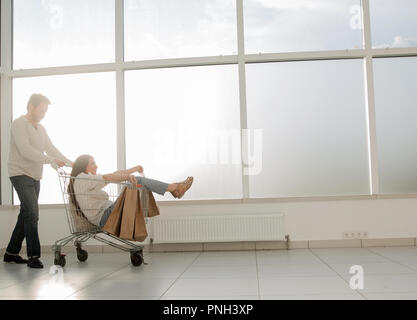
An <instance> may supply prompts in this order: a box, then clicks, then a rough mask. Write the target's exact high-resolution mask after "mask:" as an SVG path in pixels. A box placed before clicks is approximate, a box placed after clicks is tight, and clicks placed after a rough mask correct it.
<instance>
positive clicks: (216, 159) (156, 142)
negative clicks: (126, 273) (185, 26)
mask: <svg viewBox="0 0 417 320" xmlns="http://www.w3.org/2000/svg"><path fill="white" fill-rule="evenodd" d="M239 125H240V118H239V84H238V70H237V66H236V65H228V66H215V67H189V68H170V69H154V70H140V71H129V72H126V148H127V164H128V167H132V166H135V165H139V164H140V165H143V166H144V168H145V175H146V176H147V177H149V178H152V179H157V180H162V181H164V182H167V183H172V182H178V181H182V180H184V179H185V178H186V177H187V176H194V185H193V187H192V188H191V189H190V190H189V191H188V192H187V194H186V195H185V196H184V198H183V199H221V198H241V197H242V178H241V157H240V131H239ZM155 196H156V198H157V199H158V200H172V199H173V198H172V197H171V195H169V194H168V195H166V196H165V197H161V196H159V195H155Z"/></svg>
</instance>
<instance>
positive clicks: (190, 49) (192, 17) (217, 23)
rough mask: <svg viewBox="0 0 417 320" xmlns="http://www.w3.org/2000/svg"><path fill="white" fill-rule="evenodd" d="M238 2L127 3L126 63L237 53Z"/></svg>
mask: <svg viewBox="0 0 417 320" xmlns="http://www.w3.org/2000/svg"><path fill="white" fill-rule="evenodd" d="M236 28H237V26H236V1H235V0H175V1H172V0H152V1H149V0H125V40H126V45H125V52H126V56H125V59H126V61H132V60H146V59H162V58H182V57H197V56H218V55H221V54H222V55H231V54H236V53H237V31H236Z"/></svg>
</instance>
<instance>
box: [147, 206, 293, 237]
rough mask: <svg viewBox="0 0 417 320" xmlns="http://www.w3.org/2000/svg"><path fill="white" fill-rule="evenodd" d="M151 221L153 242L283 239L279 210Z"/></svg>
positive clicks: (163, 218) (155, 219)
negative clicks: (276, 211)
mask: <svg viewBox="0 0 417 320" xmlns="http://www.w3.org/2000/svg"><path fill="white" fill-rule="evenodd" d="M151 220H152V222H151V224H150V229H151V230H150V231H151V232H150V236H151V238H152V241H153V243H186V242H233V241H269V240H285V235H284V214H283V213H280V214H253V215H216V216H175V217H173V216H167V217H164V216H158V217H155V218H152V219H151Z"/></svg>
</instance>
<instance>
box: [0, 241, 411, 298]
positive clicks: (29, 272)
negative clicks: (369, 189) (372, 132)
mask: <svg viewBox="0 0 417 320" xmlns="http://www.w3.org/2000/svg"><path fill="white" fill-rule="evenodd" d="M145 260H146V262H147V263H148V265H142V266H140V267H134V266H132V265H131V264H130V258H129V254H127V253H125V252H120V253H106V254H93V253H90V255H89V258H88V260H87V261H86V262H84V263H81V262H78V260H77V258H76V256H75V254H70V255H67V265H66V266H65V268H64V269H63V270H62V269H61V270H59V269H58V270H55V273H53V271H54V268H51V267H52V266H53V256H52V255H44V256H43V257H42V261H43V263H44V265H45V268H44V269H41V270H36V269H30V268H28V267H27V266H26V265H14V264H6V263H0V299H71V300H72V299H100V300H101V299H124V300H126V299H163V300H166V299H170V300H171V299H172V300H183V299H199V300H211V299H216V300H218V299H233V300H235V299H237V300H257V299H262V300H264V299H265V300H271V299H272V300H280V299H331V300H334V299H344V300H345V299H355V300H356V299H372V300H373V299H417V247H384V248H382V247H381V248H346V249H340V248H337V249H336V248H335V249H293V250H289V251H286V250H276V251H233V252H188V253H149V254H145ZM353 265H359V266H361V267H362V268H363V271H364V277H363V285H364V287H363V289H361V288H358V289H356V290H355V289H352V288H351V287H350V282H352V283H353V281H352V277H353V276H354V274H351V273H349V270H350V268H351V267H352V266H353Z"/></svg>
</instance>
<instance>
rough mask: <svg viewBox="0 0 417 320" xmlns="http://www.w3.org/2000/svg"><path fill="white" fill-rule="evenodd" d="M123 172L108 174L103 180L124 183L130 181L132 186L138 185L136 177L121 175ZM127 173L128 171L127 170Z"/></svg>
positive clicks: (126, 174)
mask: <svg viewBox="0 0 417 320" xmlns="http://www.w3.org/2000/svg"><path fill="white" fill-rule="evenodd" d="M120 172H121V171H118V172H114V173H108V174H104V175H103V179H104V180H105V181H108V182H123V181H129V182H131V183H132V184H134V185H136V183H137V182H136V177H135V176H134V175H131V174H128V173H120ZM126 172H127V170H126Z"/></svg>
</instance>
